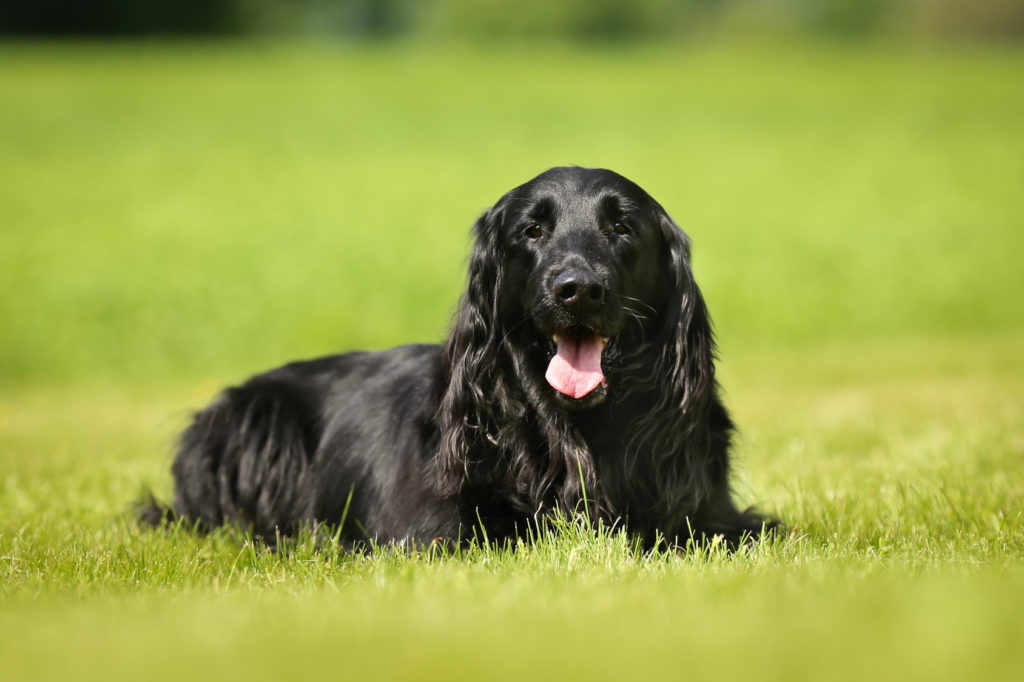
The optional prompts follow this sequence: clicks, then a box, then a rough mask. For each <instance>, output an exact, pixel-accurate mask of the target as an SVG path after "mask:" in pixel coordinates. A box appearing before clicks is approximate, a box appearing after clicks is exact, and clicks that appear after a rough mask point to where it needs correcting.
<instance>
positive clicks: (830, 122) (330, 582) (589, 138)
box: [0, 44, 1024, 680]
mask: <svg viewBox="0 0 1024 682" xmlns="http://www.w3.org/2000/svg"><path fill="white" fill-rule="evenodd" d="M1022 67H1024V53H1022V52H1020V51H984V50H977V49H976V50H964V51H959V52H935V53H926V52H897V51H893V50H891V49H890V50H882V49H859V50H855V49H838V48H835V47H829V46H819V47H806V46H804V47H792V48H785V49H780V48H778V47H776V48H772V49H769V48H765V47H761V48H757V47H750V46H747V47H742V48H732V49H726V48H724V47H699V48H698V47H694V48H689V49H675V48H659V49H641V48H631V49H629V50H626V51H623V50H619V51H616V52H612V51H607V52H601V51H592V52H583V51H569V50H561V49H558V48H555V47H546V48H541V49H525V48H503V49H502V50H500V51H493V52H487V53H483V52H480V51H477V50H470V49H464V50H460V49H457V48H445V49H427V48H426V47H407V48H402V49H384V48H375V49H368V48H364V49H355V48H338V49H328V48H323V47H322V48H310V47H305V48H300V47H294V46H279V45H220V46H214V45H161V44H155V45H147V46H142V45H123V46H119V47H113V46H107V45H90V46H86V45H77V46H58V45H5V46H0V150H2V151H0V358H2V361H0V632H3V633H4V637H2V638H0V660H2V661H3V664H2V670H3V677H4V678H5V679H12V680H33V679H56V678H61V677H65V678H66V677H71V676H74V677H78V678H84V679H92V678H104V679H110V678H114V679H128V678H135V679H183V678H196V679H217V680H220V679H224V680H229V679H240V680H241V679H244V680H253V679H274V678H282V677H314V676H315V677H326V676H338V677H347V678H372V679H388V678H393V677H402V678H416V679H463V678H464V679H492V678H493V679H514V680H526V679H534V678H549V679H566V678H580V679H592V678H620V679H634V678H635V679H642V678H644V677H653V676H670V677H672V678H682V677H693V678H696V679H700V678H708V677H711V676H713V675H714V676H728V677H735V678H743V679H772V680H775V679H777V680H794V679H797V680H799V679H864V678H871V679H874V678H889V679H900V680H917V679H920V680H937V679H965V680H966V679H970V680H976V679H984V680H1002V679H1005V680H1015V679H1017V678H1018V677H1019V673H1020V670H1022V669H1024V651H1022V650H1021V648H1020V646H1019V643H1020V642H1021V641H1024V616H1021V615H1020V605H1021V604H1022V603H1024V505H1022V503H1021V502H1022V500H1024V427H1022V424H1024V400H1022V398H1021V396H1022V395H1024V353H1022V351H1021V349H1022V348H1024V276H1022V275H1021V268H1020V266H1019V260H1020V254H1021V253H1024V210H1022V203H1021V200H1020V198H1019V194H1020V186H1021V184H1022V181H1024V88H1022V87H1021V86H1020V83H1019V81H1020V78H1019V74H1020V73H1021V70H1022ZM561 163H580V164H584V165H601V166H607V167H611V168H614V169H617V170H619V171H621V172H623V173H624V174H626V175H628V176H630V177H632V178H633V179H635V180H637V181H638V182H639V183H640V184H642V185H643V186H645V187H646V188H648V189H649V190H650V191H651V193H652V194H653V195H654V196H655V197H656V198H658V199H659V200H660V201H661V202H662V203H663V204H664V205H665V206H666V208H667V209H668V210H669V212H670V213H671V214H672V215H673V216H674V217H675V218H676V219H677V221H678V222H679V223H680V224H682V225H683V226H684V227H685V228H686V229H687V231H688V232H689V233H690V234H691V236H692V237H693V239H694V241H695V243H696V269H697V275H698V279H699V281H700V282H701V284H702V286H703V288H704V291H705V294H706V296H707V298H708V301H709V305H710V307H711V309H712V312H713V313H714V317H715V320H716V325H717V328H718V331H719V338H720V345H721V348H722V355H723V359H722V364H721V379H722V383H723V385H724V387H725V389H726V394H727V400H728V403H729V405H730V407H731V408H732V409H733V412H734V414H735V417H736V419H737V421H738V422H739V424H740V425H741V428H742V433H741V436H740V439H739V442H738V445H737V462H738V470H737V476H736V483H737V491H738V496H739V497H740V498H741V501H742V502H744V503H752V504H758V505H760V506H761V507H763V508H764V509H766V510H768V511H771V512H774V513H777V514H779V515H780V516H781V517H782V518H784V519H785V520H786V521H787V522H788V524H789V526H790V528H791V530H792V533H791V534H790V535H788V536H786V537H784V538H782V539H780V540H779V541H777V542H775V543H773V544H771V545H761V546H758V547H755V548H752V549H749V550H745V551H742V552H740V553H739V554H737V555H727V554H725V553H723V552H721V551H720V550H718V549H715V550H710V551H704V552H690V553H655V554H649V555H643V554H638V553H636V552H635V551H633V550H631V549H630V548H629V547H628V545H627V543H626V542H625V540H624V539H623V538H622V537H621V536H616V535H610V534H607V533H604V534H601V535H598V536H594V535H592V534H590V533H586V532H582V531H581V530H580V529H579V528H577V527H575V526H573V525H572V524H569V525H567V527H566V528H565V529H564V530H563V532H562V533H560V534H558V535H556V536H552V537H545V538H543V539H542V540H541V541H540V542H538V543H536V544H534V545H523V546H517V547H513V548H509V549H507V550H485V549H479V548H478V549H474V550H471V551H468V552H466V553H464V554H463V555H462V556H457V557H443V556H429V555H405V554H398V553H395V552H391V551H385V550H381V551H377V552H374V553H370V554H366V555H357V556H348V555H344V554H339V553H337V552H334V551H330V550H328V551H323V552H320V553H317V552H314V551H313V549H312V547H311V543H309V542H298V543H297V544H296V546H295V547H294V548H292V550H291V551H289V552H287V553H280V554H272V553H268V552H265V551H263V550H261V549H259V548H256V547H253V546H252V545H251V544H248V543H246V542H244V540H242V539H241V538H240V537H239V536H238V535H237V534H234V533H231V532H222V533H218V534H215V535H213V536H212V537H205V538H199V537H196V536H194V535H192V534H190V533H188V532H185V531H180V530H179V531H173V532H169V533H153V532H146V531H143V530H141V529H139V528H138V527H136V525H135V524H134V523H133V522H132V520H131V518H130V516H129V515H128V513H127V511H126V509H127V507H128V505H129V504H130V502H131V501H132V500H133V499H134V498H136V497H137V496H138V494H139V493H140V491H141V490H142V488H143V487H144V486H146V485H149V486H152V487H153V488H155V490H156V491H157V492H158V493H159V494H160V495H161V496H165V497H166V496H168V495H169V494H170V490H171V481H170V476H169V474H168V470H167V469H168V465H169V462H170V457H171V453H172V451H173V442H174V438H175V434H176V433H177V432H178V431H179V430H180V429H181V427H182V426H183V425H184V424H185V423H186V421H187V418H188V414H189V412H190V411H191V410H193V409H196V408H197V407H199V406H201V405H202V404H203V403H204V402H205V401H206V400H208V399H209V398H210V396H211V395H212V394H213V393H214V392H215V391H216V389H217V387H218V386H221V385H223V384H224V383H225V382H228V381H235V380H237V379H239V378H241V377H243V376H245V374H247V373H249V372H252V371H255V370H258V369H262V368H265V367H269V366H272V365H274V364H276V363H279V362H281V361H283V360H286V359H291V358H294V357H300V356H305V355H315V354H320V353H326V352H331V351H334V350H337V349H346V348H355V347H383V346H387V345H392V344H396V343H401V342H405V341H409V340H436V339H438V338H440V337H441V336H442V335H443V333H444V329H445V327H446V324H447V319H448V316H449V315H450V312H451V309H452V306H453V304H454V301H455V299H456V297H457V295H458V292H459V289H460V287H461V285H462V277H463V267H464V263H465V256H466V251H467V247H468V228H469V226H470V224H471V223H472V221H473V219H474V218H475V217H476V215H478V214H479V213H480V212H481V211H482V210H484V209H485V208H486V207H487V206H488V205H489V204H490V203H492V202H493V201H494V200H495V199H496V198H497V197H498V196H499V195H500V194H501V193H502V192H503V191H505V190H506V189H508V188H509V187H511V186H512V185H514V184H516V183H519V182H521V181H524V180H526V179H528V178H529V177H530V176H531V175H533V174H534V173H536V172H538V171H539V170H542V169H543V168H545V167H547V166H551V165H556V164H561ZM385 254H388V255H387V256H385Z"/></svg>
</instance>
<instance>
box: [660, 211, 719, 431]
mask: <svg viewBox="0 0 1024 682" xmlns="http://www.w3.org/2000/svg"><path fill="white" fill-rule="evenodd" d="M659 222H660V227H661V233H662V238H663V239H664V242H665V244H666V253H665V254H664V259H665V260H666V264H665V272H666V275H667V280H668V281H667V285H668V287H669V289H670V291H669V292H668V294H669V295H668V297H667V300H668V312H667V315H666V317H665V327H664V328H663V330H662V334H663V336H662V338H663V339H665V344H664V353H663V356H662V363H663V369H664V370H665V371H666V373H667V375H668V377H669V378H668V381H669V390H670V393H671V396H672V398H671V401H672V406H673V407H677V408H679V409H681V410H682V412H683V413H684V415H685V416H686V422H687V427H688V430H689V429H692V428H694V426H696V423H697V422H696V421H695V419H696V420H697V421H699V420H700V418H701V417H702V416H703V414H704V412H705V411H706V408H707V405H708V402H709V400H710V398H711V397H712V394H713V392H714V385H715V364H714V363H715V344H714V338H713V336H712V332H711V320H710V318H709V317H708V311H707V307H706V306H705V305H704V297H703V296H701V293H700V289H699V288H698V287H697V282H696V281H695V280H694V278H693V271H692V270H691V269H690V240H689V238H688V237H687V236H686V234H684V233H683V231H682V230H680V229H679V227H678V226H677V225H676V224H675V223H674V222H672V219H671V218H669V217H668V214H667V213H665V212H664V210H663V209H662V210H661V211H660V215H659Z"/></svg>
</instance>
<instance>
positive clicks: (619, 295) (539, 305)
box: [448, 167, 711, 409]
mask: <svg viewBox="0 0 1024 682" xmlns="http://www.w3.org/2000/svg"><path fill="white" fill-rule="evenodd" d="M475 232H476V245H475V247H474V251H473V255H472V257H471V261H470V276H469V286H468V290H467V293H466V296H465V297H464V300H463V306H462V308H461V309H460V313H459V316H458V318H457V320H456V327H455V330H454V331H453V335H452V338H451V339H449V344H448V350H449V358H450V361H451V362H453V363H455V362H458V357H457V355H458V354H459V353H462V354H464V355H465V354H471V353H472V347H473V346H475V347H476V348H478V349H482V348H485V347H490V348H491V349H492V350H495V349H496V348H497V346H499V345H501V344H508V343H514V344H517V349H518V350H519V351H521V352H522V353H524V354H525V356H524V359H523V361H522V363H521V366H520V367H518V368H517V371H519V372H520V373H522V372H524V371H525V372H526V373H528V374H530V375H531V376H529V377H522V379H525V380H535V381H537V382H539V383H543V384H545V388H544V390H546V391H547V392H548V393H549V395H550V396H551V397H552V398H554V399H555V400H556V401H558V402H559V403H560V404H562V405H563V406H565V407H568V408H570V409H587V408H590V407H593V406H595V405H597V404H599V403H601V402H602V401H603V400H604V399H605V398H606V397H607V396H608V395H609V393H612V392H614V391H615V390H617V386H616V381H615V372H616V368H617V367H618V366H619V364H620V363H619V362H618V361H619V359H621V358H622V357H624V356H625V357H628V356H633V355H636V354H637V353H638V352H639V351H641V350H642V349H644V348H646V349H652V348H653V349H654V351H655V354H656V355H658V358H659V362H662V361H663V364H665V365H666V367H665V371H666V372H668V373H672V374H675V375H678V376H676V377H675V383H676V384H678V386H679V388H680V390H681V392H682V393H681V395H682V394H685V393H689V392H691V391H690V389H691V388H692V386H691V387H688V386H687V384H689V383H692V381H693V380H694V379H699V380H706V379H707V378H708V377H706V376H704V374H705V373H706V372H710V371H711V369H710V368H711V364H710V363H711V338H710V328H709V327H708V323H707V319H706V313H705V311H704V306H703V302H702V301H701V300H700V294H699V292H698V291H697V288H696V285H695V284H694V283H693V278H692V274H691V272H690V266H689V242H688V240H687V238H686V236H685V235H684V234H683V233H682V231H681V230H679V228H678V227H676V226H675V224H674V223H673V222H672V221H671V219H669V217H668V215H667V214H666V213H665V211H664V209H663V208H662V207H661V206H660V205H659V204H658V203H657V202H656V201H655V200H654V199H652V198H651V197H650V196H649V195H648V194H647V193H646V192H645V191H644V190H642V189H641V188H640V187H638V186H637V185H636V184H634V183H633V182H630V181H629V180H627V179H626V178H624V177H622V176H621V175H618V174H616V173H613V172H612V171H608V170H601V169H588V168H578V167H569V168H553V169H551V170H549V171H546V172H544V173H542V174H541V175H539V176H537V177H536V178H534V179H532V180H530V181H529V182H527V183H525V184H523V185H521V186H519V187H516V188H515V189H513V190H511V191H510V192H508V193H507V194H506V195H505V196H503V197H502V198H501V199H500V200H499V201H498V203H497V204H495V205H494V207H493V208H491V209H490V210H489V211H488V212H487V213H486V214H484V216H482V217H481V218H480V220H479V221H478V222H477V224H476V227H475ZM453 353H454V354H455V355H453ZM681 399H682V398H681Z"/></svg>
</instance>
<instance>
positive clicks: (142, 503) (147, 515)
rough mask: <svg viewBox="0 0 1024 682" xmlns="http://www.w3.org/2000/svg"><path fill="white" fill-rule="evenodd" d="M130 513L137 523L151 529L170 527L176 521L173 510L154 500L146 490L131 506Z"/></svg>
mask: <svg viewBox="0 0 1024 682" xmlns="http://www.w3.org/2000/svg"><path fill="white" fill-rule="evenodd" d="M131 512H132V516H134V517H135V518H136V519H138V521H139V523H141V524H142V525H143V526H149V527H152V528H158V527H160V526H165V525H170V524H172V523H175V522H176V521H177V520H178V515H177V514H175V513H174V509H173V508H172V507H171V506H170V505H168V504H164V503H163V502H161V501H160V500H158V499H156V496H155V495H154V494H153V491H151V490H146V491H144V492H143V493H142V495H141V496H139V499H138V500H136V501H135V503H134V504H133V505H132V508H131Z"/></svg>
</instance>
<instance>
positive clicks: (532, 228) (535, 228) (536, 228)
mask: <svg viewBox="0 0 1024 682" xmlns="http://www.w3.org/2000/svg"><path fill="white" fill-rule="evenodd" d="M523 234H525V235H526V236H527V237H529V238H530V239H539V238H540V236H541V235H543V234H544V230H543V228H541V226H540V225H538V224H537V223H529V224H528V225H527V226H526V229H525V230H523Z"/></svg>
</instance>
